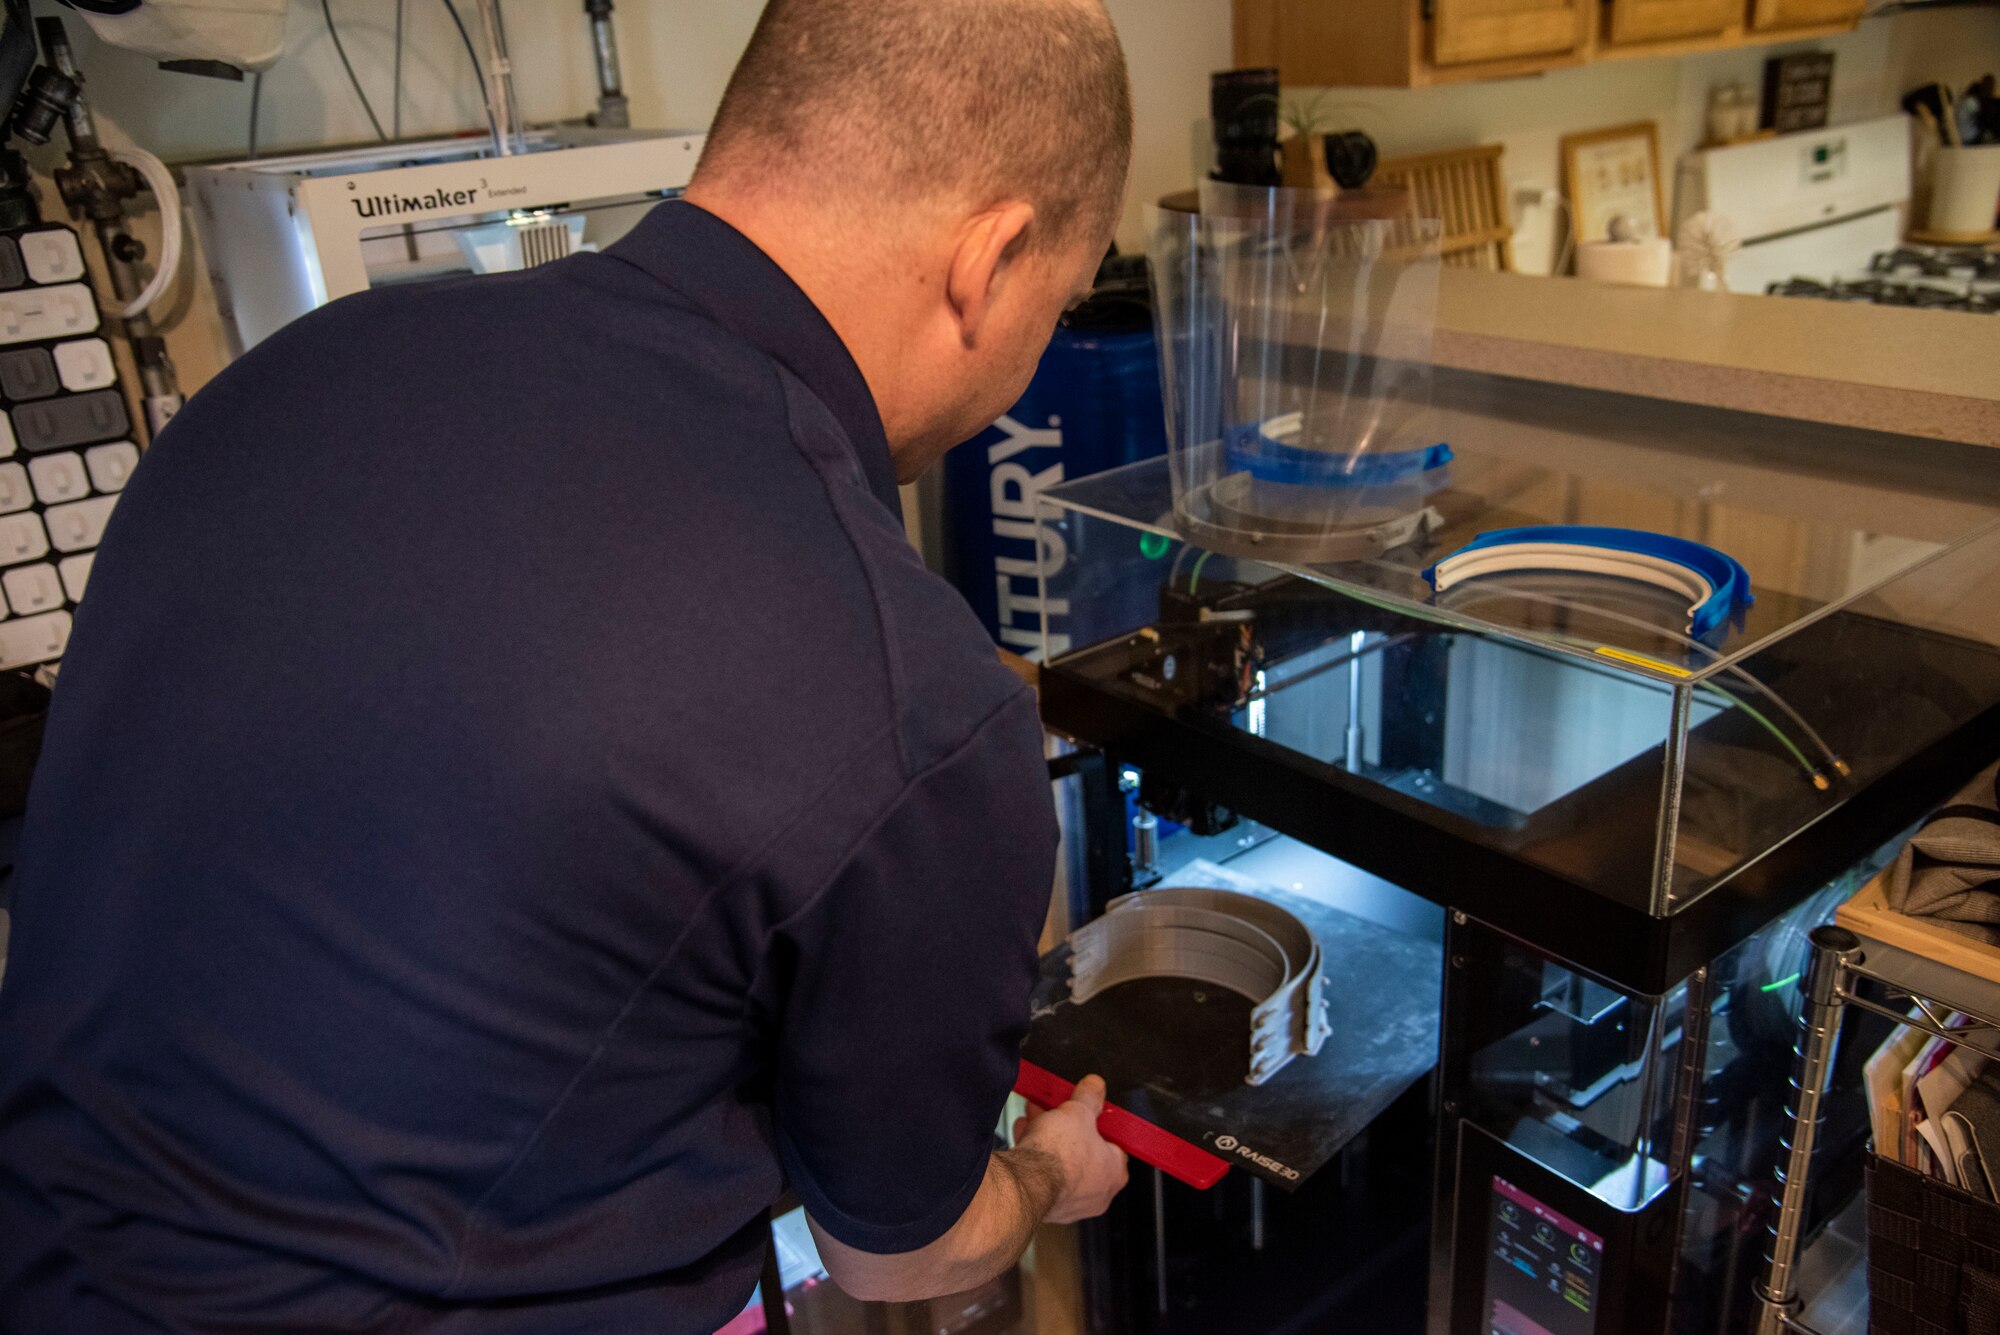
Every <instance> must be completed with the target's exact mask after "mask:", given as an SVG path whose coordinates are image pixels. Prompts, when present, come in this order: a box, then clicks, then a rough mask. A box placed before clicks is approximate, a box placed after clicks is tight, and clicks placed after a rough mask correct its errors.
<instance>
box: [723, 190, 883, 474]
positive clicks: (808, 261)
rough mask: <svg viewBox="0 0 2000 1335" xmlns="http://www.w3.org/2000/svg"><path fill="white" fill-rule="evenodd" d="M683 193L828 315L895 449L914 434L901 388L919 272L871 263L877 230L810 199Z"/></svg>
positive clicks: (876, 247)
mask: <svg viewBox="0 0 2000 1335" xmlns="http://www.w3.org/2000/svg"><path fill="white" fill-rule="evenodd" d="M684 198H685V200H686V202H687V203H690V204H693V205H695V206H696V207H697V208H700V209H703V210H705V211H707V212H709V213H712V214H714V215H715V216H716V217H718V218H720V219H722V221H724V222H726V223H728V224H729V225H730V226H731V227H734V228H735V229H736V230H737V231H739V232H741V233H742V234H743V235H744V236H746V237H748V238H749V239H750V241H751V242H752V244H754V245H755V246H756V247H757V248H758V249H759V250H761V251H763V252H764V254H765V255H767V256H768V257H769V258H770V260H771V262H772V263H774V264H776V265H777V266H778V267H779V268H780V269H783V270H784V271H785V275H786V276H787V277H788V278H790V279H791V280H792V281H793V282H794V283H796V284H798V286H799V290H800V291H802V292H804V293H805V294H806V297H807V298H808V299H809V300H810V301H811V302H812V304H813V305H814V306H815V307H817V308H818V310H819V313H820V314H821V315H823V316H824V317H826V322H827V323H828V324H829V325H831V326H832V327H833V332H834V333H835V334H837V335H838V336H839V337H840V341H841V343H843V344H844V345H845V346H846V348H847V352H848V355H849V356H851V357H852V358H854V364H855V365H856V366H857V367H859V368H860V370H861V378H862V379H863V380H865V381H866V382H867V384H868V392H869V393H870V394H871V395H872V396H873V397H874V399H875V408H876V411H877V412H878V413H880V414H881V416H882V428H883V431H884V433H885V434H886V435H887V437H888V439H889V447H890V452H891V453H892V454H894V453H895V452H896V449H897V442H898V441H902V440H907V439H909V438H910V436H912V435H913V434H915V431H914V428H915V425H916V424H915V423H913V422H912V421H911V420H910V416H911V415H910V413H909V412H908V411H907V410H906V407H905V396H904V395H902V394H900V393H899V392H898V391H899V389H900V388H901V387H903V386H905V385H907V384H908V383H909V380H908V372H907V369H906V367H905V366H904V361H905V359H906V357H907V351H908V339H907V338H905V337H903V330H904V327H905V323H906V312H907V311H909V309H910V297H911V296H912V289H913V286H914V284H915V283H916V281H917V280H916V278H915V276H914V275H913V274H911V273H910V272H909V270H908V269H907V268H899V266H896V265H894V264H893V263H888V262H881V261H879V260H878V261H877V262H873V263H871V259H873V258H874V257H877V256H879V255H880V253H881V251H880V246H881V242H880V238H879V237H877V238H874V239H873V245H872V246H871V245H870V244H869V239H867V238H863V237H857V236H855V235H853V232H852V229H851V227H850V226H847V225H843V224H841V223H836V222H833V221H831V220H829V219H828V218H826V217H825V216H824V215H823V214H820V213H817V212H816V211H814V210H813V209H812V208H811V207H810V206H809V205H808V206H800V205H797V204H794V203H792V202H790V201H788V200H785V199H781V198H756V199H746V198H744V197H742V196H740V195H736V194H732V193H728V192H722V191H713V190H704V189H702V188H701V187H700V186H698V185H697V186H694V187H690V188H689V190H688V192H687V194H686V196H685V197H684Z"/></svg>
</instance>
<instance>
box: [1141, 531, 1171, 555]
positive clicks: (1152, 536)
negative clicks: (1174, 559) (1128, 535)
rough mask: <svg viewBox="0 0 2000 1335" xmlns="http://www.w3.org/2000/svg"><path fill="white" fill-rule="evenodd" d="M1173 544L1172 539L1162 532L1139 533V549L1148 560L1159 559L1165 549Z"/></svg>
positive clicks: (1164, 553) (1165, 552) (1164, 552)
mask: <svg viewBox="0 0 2000 1335" xmlns="http://www.w3.org/2000/svg"><path fill="white" fill-rule="evenodd" d="M1173 545H1174V540H1173V539H1172V538H1170V537H1168V536H1167V535H1166V534H1164V533H1141V534H1140V535H1139V551H1140V553H1141V554H1142V555H1144V556H1145V558H1146V559H1147V560H1149V561H1157V560H1159V559H1160V558H1161V557H1163V556H1165V555H1166V554H1167V549H1168V548H1170V547H1172V546H1173Z"/></svg>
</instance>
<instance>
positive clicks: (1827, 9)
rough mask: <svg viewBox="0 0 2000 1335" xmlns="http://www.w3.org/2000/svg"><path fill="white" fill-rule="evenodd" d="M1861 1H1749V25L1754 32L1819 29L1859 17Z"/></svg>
mask: <svg viewBox="0 0 2000 1335" xmlns="http://www.w3.org/2000/svg"><path fill="white" fill-rule="evenodd" d="M1863 8H1865V4H1864V0H1751V2H1750V27H1751V28H1752V29H1753V30H1754V31H1756V32H1773V33H1775V32H1783V31H1786V30H1788V29H1792V28H1823V27H1826V26H1828V25H1829V24H1843V25H1844V24H1853V23H1858V22H1859V21H1860V19H1861V11H1862V9H1863Z"/></svg>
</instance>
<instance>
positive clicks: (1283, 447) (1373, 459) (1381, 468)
mask: <svg viewBox="0 0 2000 1335" xmlns="http://www.w3.org/2000/svg"><path fill="white" fill-rule="evenodd" d="M1302 420H1303V418H1302V415H1301V414H1299V413H1286V414H1284V415H1283V416H1281V417H1273V418H1272V419H1271V420H1270V421H1268V422H1249V423H1245V424H1244V425H1242V426H1233V427H1230V428H1229V429H1228V431H1227V432H1225V433H1224V436H1223V450H1224V457H1225V461H1226V463H1227V465H1228V468H1229V471H1230V472H1232V473H1248V474H1250V476H1252V477H1254V478H1256V479H1257V480H1258V481H1259V482H1284V483H1290V484H1292V485H1294V486H1313V487H1379V486H1386V485H1388V484H1389V483H1392V482H1401V481H1403V480H1404V479H1405V478H1410V477H1415V476H1417V475H1418V474H1421V473H1428V472H1430V471H1432V470H1433V469H1438V468H1442V467H1444V466H1445V465H1446V464H1448V463H1450V462H1451V447H1450V446H1449V445H1432V446H1429V447H1428V448H1425V449H1420V450H1385V451H1364V452H1363V453H1360V454H1337V453H1332V452H1330V451H1327V450H1314V449H1307V448H1305V447H1303V446H1299V445H1288V444H1286V443H1285V442H1286V440H1288V439H1291V438H1295V437H1297V435H1298V434H1299V429H1300V426H1301V423H1302Z"/></svg>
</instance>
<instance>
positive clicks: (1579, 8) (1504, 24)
mask: <svg viewBox="0 0 2000 1335" xmlns="http://www.w3.org/2000/svg"><path fill="white" fill-rule="evenodd" d="M1596 5H1597V0H1432V10H1431V24H1430V28H1431V53H1430V54H1431V63H1432V64H1434V65H1440V66H1445V65H1480V64H1488V63H1491V62H1494V61H1500V60H1508V59H1512V58H1515V57H1520V56H1567V55H1571V54H1573V53H1574V52H1576V51H1578V50H1580V49H1582V48H1583V47H1584V46H1585V45H1586V44H1588V43H1589V41H1590V16H1591V12H1592V10H1594V9H1595V8H1596Z"/></svg>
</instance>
